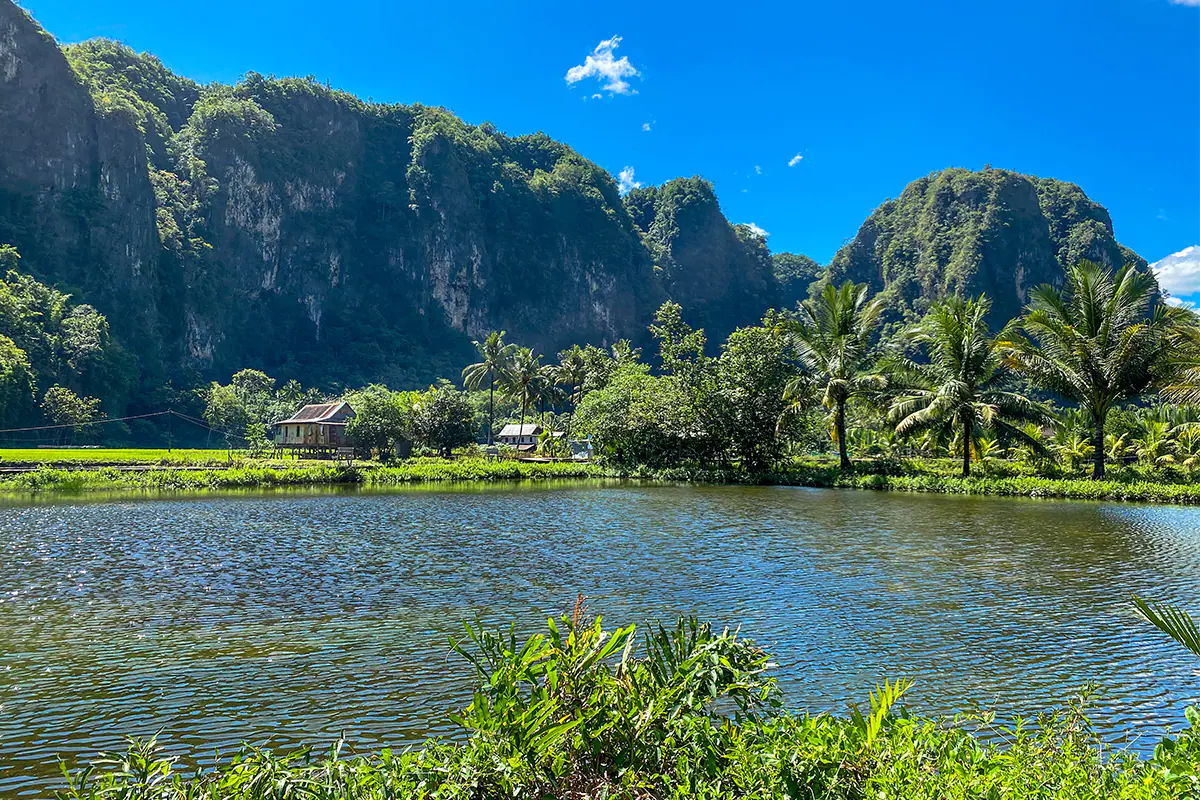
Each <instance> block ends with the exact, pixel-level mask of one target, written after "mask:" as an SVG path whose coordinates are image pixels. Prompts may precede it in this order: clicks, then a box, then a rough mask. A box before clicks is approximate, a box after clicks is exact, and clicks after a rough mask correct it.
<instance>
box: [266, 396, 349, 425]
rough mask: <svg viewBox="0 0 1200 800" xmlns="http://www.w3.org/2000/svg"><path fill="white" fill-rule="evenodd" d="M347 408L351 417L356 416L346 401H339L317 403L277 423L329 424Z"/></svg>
mask: <svg viewBox="0 0 1200 800" xmlns="http://www.w3.org/2000/svg"><path fill="white" fill-rule="evenodd" d="M343 406H344V407H345V409H346V410H347V411H349V412H350V416H354V409H353V408H351V407H350V404H349V403H347V402H346V401H345V400H338V401H337V402H335V403H315V404H313V405H310V406H305V407H304V408H302V409H300V410H299V411H297V412H296V413H295V414H292V415H291V416H290V417H288V418H287V419H282V420H280V421H279V422H276V423H275V424H276V425H287V424H289V423H297V422H328V421H329V420H330V419H331V418H332V417H335V416H337V414H338V412H339V411H341V410H342V407H343Z"/></svg>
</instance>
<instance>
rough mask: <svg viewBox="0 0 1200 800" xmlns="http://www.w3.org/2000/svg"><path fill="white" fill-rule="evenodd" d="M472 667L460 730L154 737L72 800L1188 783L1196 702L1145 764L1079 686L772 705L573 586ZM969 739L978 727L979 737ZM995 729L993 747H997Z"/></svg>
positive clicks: (682, 636) (474, 642)
mask: <svg viewBox="0 0 1200 800" xmlns="http://www.w3.org/2000/svg"><path fill="white" fill-rule="evenodd" d="M451 647H452V649H453V650H454V651H455V652H457V653H459V654H460V655H462V656H463V657H464V658H465V659H466V660H467V662H468V663H469V664H470V665H471V667H472V669H473V671H474V673H475V689H474V692H473V695H472V698H471V701H470V703H469V704H468V705H467V707H466V708H464V709H462V710H461V711H459V712H458V713H457V714H455V715H453V719H454V720H456V721H457V722H458V723H459V724H460V725H461V726H462V727H463V728H464V729H465V731H466V733H467V736H466V737H464V738H463V739H460V740H457V741H455V742H452V743H451V742H442V741H436V740H435V741H431V742H429V743H427V744H426V745H424V746H423V747H420V748H416V749H411V750H406V751H404V752H401V753H397V752H394V751H392V750H384V751H383V752H382V753H380V754H379V755H376V756H346V755H343V752H342V751H343V749H344V748H343V743H342V742H338V743H336V744H335V745H334V746H333V747H331V748H330V749H329V750H328V751H327V752H326V753H325V754H321V753H318V752H317V751H315V750H313V749H311V748H306V749H301V750H298V751H294V752H291V753H287V754H282V755H276V754H273V753H271V752H270V751H267V750H263V749H260V748H254V747H249V746H247V747H244V748H243V750H242V751H241V752H240V753H239V754H238V755H237V756H235V757H234V758H233V759H232V760H230V761H227V762H225V763H221V764H218V765H215V766H213V767H211V768H209V769H204V770H195V771H186V770H184V769H183V768H182V767H181V766H180V765H179V763H178V759H177V758H175V757H172V756H168V755H166V754H165V752H164V750H163V749H162V747H161V746H160V744H159V743H158V741H157V740H156V739H153V738H152V739H146V740H143V739H130V740H129V747H128V750H127V751H126V752H125V753H120V754H115V755H106V756H103V757H102V758H100V759H99V760H97V761H96V762H94V763H93V764H92V765H91V766H89V767H86V768H84V769H82V770H79V771H76V772H71V771H70V770H67V769H65V768H64V774H65V777H66V779H67V786H66V788H65V789H64V790H63V791H61V792H60V793H59V797H61V798H71V799H72V800H83V799H85V798H86V800H101V798H104V799H105V800H116V799H119V800H134V799H135V798H136V799H137V800H185V799H187V800H218V799H220V800H225V799H226V798H239V800H258V799H259V798H263V799H264V800H265V799H266V798H330V799H331V800H332V799H333V798H372V799H374V798H378V799H379V800H383V798H429V799H431V800H432V799H433V798H437V799H438V800H449V799H450V798H455V799H458V798H461V799H462V800H490V799H491V798H512V799H513V800H516V799H517V798H563V799H564V800H565V799H569V800H582V798H612V799H613V800H615V799H616V798H623V799H624V798H628V800H634V799H635V798H636V799H637V800H643V799H646V800H649V799H651V798H662V799H663V800H666V799H667V798H671V799H672V800H674V799H676V798H678V799H679V800H682V798H692V797H696V798H704V799H705V800H733V799H734V798H763V799H764V800H766V799H771V798H779V800H783V798H808V799H810V800H834V799H836V800H864V799H865V798H899V799H904V798H928V799H929V800H933V799H934V798H937V799H938V800H943V799H947V800H959V799H961V800H966V798H1015V799H1017V800H1024V798H1130V800H1142V799H1143V798H1146V799H1148V798H1155V799H1156V800H1157V799H1158V798H1162V799H1164V800H1182V798H1191V797H1195V796H1196V793H1197V792H1200V712H1198V711H1197V710H1196V709H1189V710H1188V714H1187V718H1188V721H1189V723H1190V726H1191V727H1190V728H1189V729H1188V730H1185V731H1183V732H1181V733H1180V734H1178V735H1177V736H1175V737H1174V738H1166V739H1164V740H1163V742H1162V743H1161V744H1160V745H1159V746H1158V747H1157V748H1156V749H1155V752H1154V755H1153V756H1152V757H1150V758H1145V759H1143V758H1139V757H1138V756H1136V755H1134V754H1131V753H1126V752H1120V751H1115V752H1114V751H1112V750H1110V749H1109V748H1107V747H1106V746H1105V745H1104V744H1103V743H1102V742H1101V741H1100V739H1099V738H1098V737H1097V736H1096V734H1095V733H1094V732H1093V730H1092V727H1091V725H1090V723H1089V721H1088V719H1087V715H1086V708H1087V699H1088V696H1087V693H1086V692H1085V693H1084V694H1082V695H1081V696H1080V697H1078V698H1076V699H1075V700H1073V701H1072V702H1071V703H1070V704H1069V705H1068V706H1067V708H1066V709H1065V710H1064V711H1062V712H1059V713H1056V714H1048V715H1043V716H1040V717H1038V718H1037V719H1036V720H1035V721H1034V722H1032V723H1030V722H1025V721H1020V720H1018V721H1017V722H1015V723H1013V724H1011V725H997V724H996V723H995V721H994V719H993V718H992V716H991V715H986V714H985V715H981V716H975V717H960V718H956V719H953V720H948V721H940V722H939V721H931V720H922V719H918V718H915V717H912V716H910V715H909V714H908V713H907V712H906V711H905V710H904V709H902V708H900V706H899V701H900V700H901V699H902V698H903V697H904V696H905V694H906V692H907V691H908V690H909V688H910V687H911V685H912V684H911V683H910V682H909V681H905V680H901V681H897V682H894V683H893V682H884V683H883V684H882V685H880V686H879V687H877V689H876V691H875V692H873V693H872V694H871V698H870V700H871V703H870V711H869V712H867V713H862V712H859V711H857V710H856V711H853V712H852V713H851V714H850V715H849V716H848V717H836V716H832V715H827V714H822V715H818V716H810V715H796V714H790V713H788V712H786V711H784V710H783V707H782V704H781V703H780V699H779V696H778V692H777V690H776V685H775V681H774V679H773V678H772V677H771V676H770V673H769V668H770V666H771V665H770V662H769V659H768V656H767V654H766V653H765V652H764V651H763V650H762V649H761V648H759V647H758V646H757V645H755V644H754V643H753V642H752V641H750V640H748V639H746V638H744V637H742V636H740V635H739V634H738V633H737V632H731V631H729V630H724V631H722V632H719V633H718V632H717V631H716V630H714V629H713V628H712V627H711V626H710V625H706V624H703V623H700V622H699V621H697V620H696V619H685V620H679V621H678V622H677V623H676V624H675V625H673V626H669V627H668V626H662V625H652V626H650V628H649V630H648V631H647V632H646V633H644V634H643V635H642V636H641V637H640V639H639V637H638V631H637V629H636V628H635V627H634V626H632V625H630V626H625V627H617V628H615V629H605V628H604V627H603V625H602V624H601V621H600V619H598V618H596V619H592V618H589V617H588V616H587V613H586V610H585V609H584V607H583V604H582V599H581V600H580V602H578V603H577V604H576V607H575V610H574V612H573V613H572V614H569V615H565V616H563V617H562V618H560V619H558V620H554V619H552V620H549V622H548V624H547V630H546V631H545V632H543V633H538V634H534V635H532V636H530V637H528V638H525V639H522V638H519V637H518V636H517V634H516V631H515V630H514V629H513V628H512V627H510V628H508V629H507V630H500V631H493V630H490V629H488V628H486V627H485V626H483V625H482V624H480V623H479V622H478V621H477V622H476V623H474V624H469V625H467V626H466V635H465V636H464V637H463V638H461V639H459V640H455V641H453V642H452V643H451ZM980 733H982V734H983V736H982V737H981V736H978V735H976V734H980ZM992 742H997V743H995V744H993V743H992Z"/></svg>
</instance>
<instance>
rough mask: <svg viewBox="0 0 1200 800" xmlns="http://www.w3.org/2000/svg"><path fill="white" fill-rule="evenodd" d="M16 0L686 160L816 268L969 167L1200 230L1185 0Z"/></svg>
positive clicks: (49, 22) (215, 56)
mask: <svg viewBox="0 0 1200 800" xmlns="http://www.w3.org/2000/svg"><path fill="white" fill-rule="evenodd" d="M23 5H24V7H25V8H27V9H28V10H29V11H30V12H31V13H32V14H33V15H34V17H36V18H37V19H38V20H39V21H40V22H41V23H42V24H43V25H44V26H45V27H46V29H47V30H49V31H50V32H51V33H52V34H54V35H55V36H56V37H58V39H59V40H60V41H63V42H74V41H79V40H82V39H86V38H89V37H92V36H109V37H113V38H117V39H120V40H122V41H124V42H126V43H127V44H129V45H130V46H132V47H134V48H136V49H138V50H148V51H150V52H153V53H154V54H156V55H158V56H159V57H160V58H162V60H163V61H164V62H165V63H166V64H167V66H169V67H170V68H172V69H173V70H175V71H177V72H179V73H182V74H184V75H188V76H190V77H192V78H195V79H197V80H200V81H212V80H218V81H226V82H232V81H235V80H236V79H237V78H238V77H239V76H240V75H241V74H242V73H244V72H246V71H249V70H255V71H258V72H262V73H265V74H275V75H280V76H282V75H314V76H316V77H317V78H319V79H320V80H322V81H328V82H330V83H331V84H332V85H333V86H335V87H339V88H343V89H346V90H348V91H351V92H353V93H355V94H357V95H360V96H362V97H364V98H368V97H369V98H373V99H375V100H378V101H386V102H402V103H413V102H421V103H426V104H431V105H442V106H446V107H447V108H450V109H451V110H453V111H454V112H455V113H457V114H458V115H459V116H460V117H462V118H464V119H465V120H467V121H468V122H471V123H480V122H483V121H484V120H490V121H492V122H493V123H495V124H496V125H497V126H498V127H499V128H500V129H502V130H504V131H506V132H508V133H512V134H518V133H527V132H531V131H536V130H543V131H545V132H546V133H547V134H549V135H550V136H552V137H554V138H556V139H560V140H562V141H565V142H567V143H568V144H570V145H572V146H573V147H575V148H576V149H577V150H579V151H580V152H581V153H583V155H585V156H587V157H588V158H590V159H592V160H594V161H596V162H597V163H599V164H600V165H602V166H603V167H605V168H607V169H608V170H610V171H611V172H612V173H613V175H614V176H617V175H618V174H619V173H620V172H621V170H622V169H624V168H626V167H630V168H632V169H633V179H634V180H636V181H637V182H640V183H644V184H652V183H660V182H662V181H665V180H668V179H670V178H673V177H676V176H680V175H696V174H698V175H702V176H704V177H706V178H708V179H709V180H711V181H712V182H713V184H714V185H715V186H716V189H717V193H718V195H719V197H720V200H721V204H722V207H723V208H724V210H725V213H726V214H727V215H728V216H729V217H730V219H732V220H733V221H735V222H745V223H754V224H756V225H758V226H759V227H761V228H762V229H763V230H765V231H767V232H768V233H769V234H770V237H769V240H768V241H769V243H770V245H771V248H772V250H774V251H776V252H779V251H785V250H786V251H793V252H802V253H807V254H808V255H810V256H812V257H814V258H816V259H817V260H819V261H821V262H822V263H824V262H827V261H828V260H829V259H830V258H831V257H832V255H833V254H834V252H835V251H836V250H837V248H838V247H839V246H840V245H841V244H842V243H843V242H844V241H845V240H847V239H848V238H851V237H853V236H854V234H855V232H856V231H857V229H858V226H859V224H860V223H861V222H862V221H863V219H864V218H865V217H866V215H867V214H868V213H869V212H870V211H871V209H873V208H874V207H876V206H877V205H879V204H880V203H881V202H882V201H883V200H885V199H886V198H888V197H894V196H895V195H897V194H899V192H900V191H901V190H902V189H903V187H904V185H905V184H906V183H907V182H908V181H910V180H912V179H914V178H917V177H919V176H921V175H924V174H927V173H929V172H931V171H933V170H937V169H941V168H944V167H949V166H961V167H969V168H972V169H978V168H981V167H983V165H984V164H992V165H993V166H996V167H1004V168H1009V169H1015V170H1019V171H1022V172H1027V173H1032V174H1035V175H1040V176H1044V177H1055V178H1060V179H1063V180H1069V181H1073V182H1075V183H1078V184H1079V185H1080V186H1082V187H1083V188H1084V190H1085V191H1086V192H1087V193H1088V194H1089V196H1091V197H1092V198H1093V199H1095V200H1097V201H1099V202H1100V203H1103V204H1104V205H1105V206H1107V207H1108V209H1109V210H1110V212H1111V213H1112V216H1113V220H1114V225H1115V227H1116V233H1117V238H1118V239H1119V240H1121V241H1122V242H1123V243H1125V244H1127V245H1129V246H1131V247H1133V248H1134V249H1135V250H1136V251H1138V252H1139V253H1140V254H1142V255H1143V256H1144V257H1146V258H1147V259H1149V260H1150V261H1156V260H1158V259H1160V258H1163V257H1165V256H1167V255H1168V254H1171V253H1175V252H1177V251H1181V250H1183V249H1184V248H1186V247H1188V246H1189V245H1194V244H1197V243H1200V7H1196V6H1197V5H1200V0H1187V1H1186V2H1172V0H1086V2H1085V1H1084V0H1073V1H1071V2H1054V0H1040V1H1037V2H1024V1H1023V0H1017V1H1013V2H1006V3H977V2H962V0H954V1H953V2H948V1H943V0H935V1H933V2H921V3H911V4H910V3H895V2H875V1H874V0H859V2H856V3H830V2H822V3H799V2H784V3H744V4H736V5H734V4H728V3H724V4H720V5H717V4H712V3H706V2H694V3H687V4H670V5H669V4H666V3H641V4H633V5H628V6H621V7H618V6H609V5H606V4H556V5H555V6H550V5H548V4H542V7H541V8H535V7H533V6H530V7H528V8H520V7H518V6H517V5H516V4H502V3H495V2H486V3H485V2H477V0H461V1H460V2H455V3H437V4H435V3H412V4H406V3H399V2H383V1H382V0H363V1H361V2H355V1H354V0H344V2H341V3H338V4H330V3H328V2H322V3H317V2H312V1H311V0H290V2H281V1H279V0H265V1H263V0H257V1H254V2H247V0H241V2H229V1H228V0H208V2H206V3H202V4H196V3H186V4H185V3H164V2H162V0H154V1H152V0H106V2H103V3H81V2H78V0H71V1H70V2H67V1H65V0H24V2H23ZM613 37H620V39H619V42H616V43H615V44H616V45H617V46H616V48H615V49H610V50H608V55H607V56H606V55H605V52H606V51H605V49H604V48H601V50H600V51H599V54H598V60H599V65H600V70H599V71H600V73H601V74H599V76H598V77H597V75H596V74H595V73H596V71H595V70H592V71H591V72H592V73H593V74H592V75H590V76H588V77H584V78H582V79H580V80H578V81H576V82H575V83H573V84H572V83H569V82H568V80H567V76H568V73H569V71H570V70H571V69H572V68H573V67H580V66H583V67H586V59H587V57H588V55H589V54H593V53H594V51H596V48H597V46H598V45H599V44H600V43H602V42H605V41H609V42H610V44H611V43H612V42H611V41H610V40H612V39H613ZM594 57H595V56H594ZM621 59H628V62H627V66H624V65H623V64H624V63H625V62H622V61H621ZM584 71H585V72H588V70H584ZM635 72H636V74H634V73H635ZM605 73H607V75H609V76H610V77H608V78H605ZM611 76H615V77H616V81H617V82H616V84H615V85H614V84H613V80H612V78H611ZM606 86H608V87H609V88H608V89H606V88H605V87H606ZM593 95H599V96H593ZM647 128H648V130H647ZM798 154H799V155H801V156H802V158H801V160H799V161H798V162H796V163H795V164H794V166H789V162H790V161H793V160H794V158H795V156H796V155H798ZM1197 272H1200V261H1198V262H1197Z"/></svg>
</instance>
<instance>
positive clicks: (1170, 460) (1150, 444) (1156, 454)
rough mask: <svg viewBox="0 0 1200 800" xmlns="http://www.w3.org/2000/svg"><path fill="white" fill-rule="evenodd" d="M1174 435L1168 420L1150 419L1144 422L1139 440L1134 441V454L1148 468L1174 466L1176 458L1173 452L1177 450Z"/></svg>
mask: <svg viewBox="0 0 1200 800" xmlns="http://www.w3.org/2000/svg"><path fill="white" fill-rule="evenodd" d="M1173 435H1174V429H1173V428H1172V427H1171V423H1169V422H1167V421H1166V420H1161V419H1148V420H1145V421H1143V422H1142V424H1141V430H1140V431H1139V433H1138V436H1137V438H1136V439H1134V440H1133V444H1134V454H1135V455H1136V456H1137V459H1138V461H1140V462H1142V463H1143V464H1145V465H1146V466H1148V467H1162V466H1166V465H1167V464H1174V463H1175V456H1174V455H1173V454H1172V452H1171V451H1172V450H1174V449H1175V442H1174V441H1173V439H1172V436H1173Z"/></svg>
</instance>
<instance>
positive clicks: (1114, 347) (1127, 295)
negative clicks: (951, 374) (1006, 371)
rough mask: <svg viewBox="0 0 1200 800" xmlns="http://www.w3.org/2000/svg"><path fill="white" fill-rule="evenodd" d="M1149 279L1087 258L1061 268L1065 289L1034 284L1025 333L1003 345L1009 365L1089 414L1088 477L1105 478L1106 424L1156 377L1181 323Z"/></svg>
mask: <svg viewBox="0 0 1200 800" xmlns="http://www.w3.org/2000/svg"><path fill="white" fill-rule="evenodd" d="M1153 290H1154V278H1153V277H1152V276H1151V275H1150V274H1149V273H1146V272H1141V271H1139V270H1136V269H1133V268H1131V267H1128V266H1126V267H1122V268H1121V269H1120V270H1118V271H1117V273H1116V275H1114V274H1113V273H1112V272H1111V271H1110V270H1107V269H1105V268H1104V267H1101V266H1100V265H1098V264H1094V263H1092V262H1090V261H1081V262H1079V264H1078V266H1076V267H1074V268H1072V269H1071V270H1069V271H1068V272H1067V287H1066V290H1065V291H1060V290H1059V289H1056V288H1054V287H1053V286H1046V285H1043V286H1039V287H1038V288H1036V289H1034V290H1033V292H1032V300H1031V302H1030V304H1029V307H1028V310H1027V311H1026V313H1025V316H1024V317H1023V318H1022V320H1021V327H1022V328H1023V329H1024V331H1025V334H1026V336H1028V337H1031V338H1025V337H1013V338H1012V340H1011V341H1008V342H1005V343H1004V345H1003V346H1004V349H1005V351H1006V361H1007V363H1008V364H1009V365H1010V366H1012V367H1015V368H1016V369H1017V370H1019V371H1021V372H1022V373H1024V374H1025V375H1026V376H1027V377H1029V378H1030V379H1031V380H1032V381H1034V382H1035V383H1037V384H1039V385H1040V386H1042V387H1043V388H1046V389H1049V390H1050V391H1053V392H1057V393H1058V394H1060V395H1062V396H1063V397H1066V398H1068V399H1070V400H1074V401H1075V402H1076V403H1078V404H1079V406H1080V408H1081V409H1083V410H1084V411H1085V412H1086V413H1087V415H1088V419H1089V423H1090V428H1091V439H1092V442H1091V444H1092V459H1093V464H1094V466H1093V469H1092V477H1093V478H1095V479H1097V480H1100V479H1103V478H1104V423H1105V422H1106V421H1107V420H1108V412H1109V411H1110V410H1112V408H1113V406H1114V405H1115V404H1117V403H1118V402H1120V401H1122V400H1126V399H1129V398H1133V397H1137V396H1138V395H1139V394H1141V393H1142V392H1144V391H1145V390H1146V389H1147V388H1149V387H1150V386H1151V385H1152V384H1154V383H1155V382H1156V381H1157V380H1158V379H1159V378H1160V373H1161V372H1162V371H1163V369H1164V367H1165V366H1166V365H1167V364H1168V363H1169V358H1168V357H1169V356H1170V355H1171V353H1172V352H1173V351H1174V349H1175V337H1176V335H1177V333H1178V331H1179V330H1180V329H1181V326H1182V325H1183V324H1184V322H1185V317H1184V316H1183V315H1184V314H1186V313H1188V312H1183V311H1181V310H1180V309H1175V308H1170V307H1168V306H1165V305H1155V306H1154V307H1153V308H1151V303H1152V302H1153V300H1154V291H1153Z"/></svg>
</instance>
